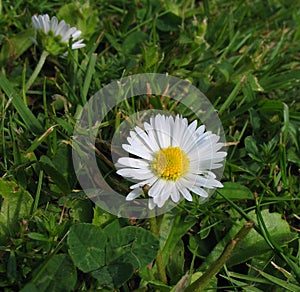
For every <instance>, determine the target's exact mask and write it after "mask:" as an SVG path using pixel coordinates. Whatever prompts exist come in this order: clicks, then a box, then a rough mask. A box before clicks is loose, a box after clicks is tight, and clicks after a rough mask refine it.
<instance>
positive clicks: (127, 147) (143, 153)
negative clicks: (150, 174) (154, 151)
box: [122, 144, 153, 160]
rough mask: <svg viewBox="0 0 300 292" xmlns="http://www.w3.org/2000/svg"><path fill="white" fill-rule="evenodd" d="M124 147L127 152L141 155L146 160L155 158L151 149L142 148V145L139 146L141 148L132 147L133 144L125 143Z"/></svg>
mask: <svg viewBox="0 0 300 292" xmlns="http://www.w3.org/2000/svg"><path fill="white" fill-rule="evenodd" d="M122 147H123V149H124V150H126V151H127V152H129V153H131V154H134V155H136V156H139V157H141V158H144V159H146V160H152V159H153V157H152V155H151V153H150V152H149V150H147V148H146V147H145V148H144V149H142V148H141V147H139V148H137V147H132V146H131V145H128V144H123V145H122Z"/></svg>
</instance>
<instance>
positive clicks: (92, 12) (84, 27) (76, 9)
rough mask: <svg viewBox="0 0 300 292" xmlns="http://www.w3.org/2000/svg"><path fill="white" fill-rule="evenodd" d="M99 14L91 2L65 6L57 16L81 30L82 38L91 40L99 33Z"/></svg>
mask: <svg viewBox="0 0 300 292" xmlns="http://www.w3.org/2000/svg"><path fill="white" fill-rule="evenodd" d="M98 13H99V12H98V10H97V9H94V7H93V6H90V4H89V2H83V3H80V2H74V3H69V4H65V5H63V6H62V7H61V8H60V9H59V11H58V14H57V16H58V18H59V19H63V20H65V21H66V22H67V23H68V24H70V25H71V26H75V27H76V28H77V29H79V30H80V31H81V32H82V35H81V38H85V39H90V37H91V36H92V35H93V34H94V33H95V32H96V31H97V22H98V19H99V18H98Z"/></svg>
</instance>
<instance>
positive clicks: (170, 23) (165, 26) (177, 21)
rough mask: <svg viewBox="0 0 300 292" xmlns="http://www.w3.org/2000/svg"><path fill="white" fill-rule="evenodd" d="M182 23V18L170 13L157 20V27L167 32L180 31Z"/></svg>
mask: <svg viewBox="0 0 300 292" xmlns="http://www.w3.org/2000/svg"><path fill="white" fill-rule="evenodd" d="M181 21H182V19H181V17H179V16H177V15H176V14H174V13H172V12H168V13H166V14H164V15H162V16H160V17H159V18H158V19H157V20H156V27H157V28H158V29H159V30H161V31H165V32H169V31H178V30H179V26H180V25H181Z"/></svg>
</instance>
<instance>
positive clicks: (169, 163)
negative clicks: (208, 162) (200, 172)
mask: <svg viewBox="0 0 300 292" xmlns="http://www.w3.org/2000/svg"><path fill="white" fill-rule="evenodd" d="M151 166H152V171H153V172H154V173H155V174H156V175H157V176H158V177H160V178H162V179H165V180H173V181H174V180H177V179H178V178H180V177H182V176H183V175H184V174H185V173H186V172H187V171H188V169H189V166H190V161H189V158H188V157H187V155H186V154H185V152H184V151H182V150H181V149H180V147H171V146H169V147H168V148H162V149H161V150H159V151H157V152H156V153H155V156H154V159H153V161H152V165H151Z"/></svg>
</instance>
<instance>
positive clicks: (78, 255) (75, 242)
mask: <svg viewBox="0 0 300 292" xmlns="http://www.w3.org/2000/svg"><path fill="white" fill-rule="evenodd" d="M68 245H69V255H70V256H71V258H72V260H73V262H74V264H75V265H76V266H77V267H78V268H79V269H80V270H82V271H83V272H90V271H94V270H97V269H99V268H100V267H103V266H104V265H105V248H106V235H105V233H104V231H103V230H102V229H101V228H100V227H98V226H95V225H92V224H88V223H79V224H75V225H73V226H72V227H71V228H70V233H69V236H68Z"/></svg>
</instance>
